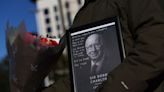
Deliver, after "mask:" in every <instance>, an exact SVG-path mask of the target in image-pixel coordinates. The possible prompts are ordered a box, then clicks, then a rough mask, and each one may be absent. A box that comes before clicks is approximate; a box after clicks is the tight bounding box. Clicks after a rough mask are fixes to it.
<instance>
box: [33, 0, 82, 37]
mask: <svg viewBox="0 0 164 92" xmlns="http://www.w3.org/2000/svg"><path fill="white" fill-rule="evenodd" d="M83 4H84V0H36V5H37V12H36V19H37V27H38V34H39V35H42V36H43V37H53V38H60V37H62V36H63V34H64V33H65V30H66V29H68V28H69V27H70V26H71V24H72V21H73V19H74V17H75V15H76V13H77V12H78V10H79V9H80V8H81V6H82V5H83Z"/></svg>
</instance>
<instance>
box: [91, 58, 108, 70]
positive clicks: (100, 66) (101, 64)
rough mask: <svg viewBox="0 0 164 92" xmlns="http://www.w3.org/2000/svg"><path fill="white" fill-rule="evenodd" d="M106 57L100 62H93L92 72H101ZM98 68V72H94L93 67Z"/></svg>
mask: <svg viewBox="0 0 164 92" xmlns="http://www.w3.org/2000/svg"><path fill="white" fill-rule="evenodd" d="M104 58H105V56H104V55H103V56H102V58H101V59H100V60H99V61H96V62H95V61H93V60H91V72H92V71H96V73H98V72H100V71H101V68H102V67H103V62H104ZM95 65H96V66H97V68H96V70H93V66H95Z"/></svg>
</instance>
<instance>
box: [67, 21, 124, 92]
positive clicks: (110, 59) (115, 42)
mask: <svg viewBox="0 0 164 92" xmlns="http://www.w3.org/2000/svg"><path fill="white" fill-rule="evenodd" d="M118 32H119V31H118V30H117V28H116V23H115V22H111V23H107V24H102V25H99V26H96V27H91V28H88V29H83V30H81V31H76V32H72V33H70V43H69V46H70V47H69V48H68V49H70V58H71V59H70V60H71V67H72V75H73V85H74V87H73V88H74V92H95V89H96V88H97V87H98V86H99V85H100V84H101V83H102V82H103V81H105V80H107V76H108V74H110V71H112V70H113V69H114V68H116V67H117V66H118V65H119V64H120V63H121V58H122V56H121V55H122V54H121V53H122V51H120V47H121V40H120V37H118V36H119V35H118ZM86 90H87V91H86Z"/></svg>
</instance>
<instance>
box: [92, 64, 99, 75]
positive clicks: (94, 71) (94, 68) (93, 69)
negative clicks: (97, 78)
mask: <svg viewBox="0 0 164 92" xmlns="http://www.w3.org/2000/svg"><path fill="white" fill-rule="evenodd" d="M97 67H98V66H97V65H96V64H94V65H93V67H92V74H96V71H97Z"/></svg>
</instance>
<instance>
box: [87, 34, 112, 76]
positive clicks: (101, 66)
mask: <svg viewBox="0 0 164 92" xmlns="http://www.w3.org/2000/svg"><path fill="white" fill-rule="evenodd" d="M85 49H86V54H87V55H88V57H89V58H90V61H91V63H90V68H91V74H93V75H94V74H101V73H108V72H109V71H111V70H112V68H113V66H112V64H110V63H111V61H110V60H111V59H110V56H109V54H108V52H109V51H108V50H106V47H105V43H104V40H103V36H102V35H101V34H98V33H95V34H91V35H89V36H88V37H87V39H86V41H85Z"/></svg>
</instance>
